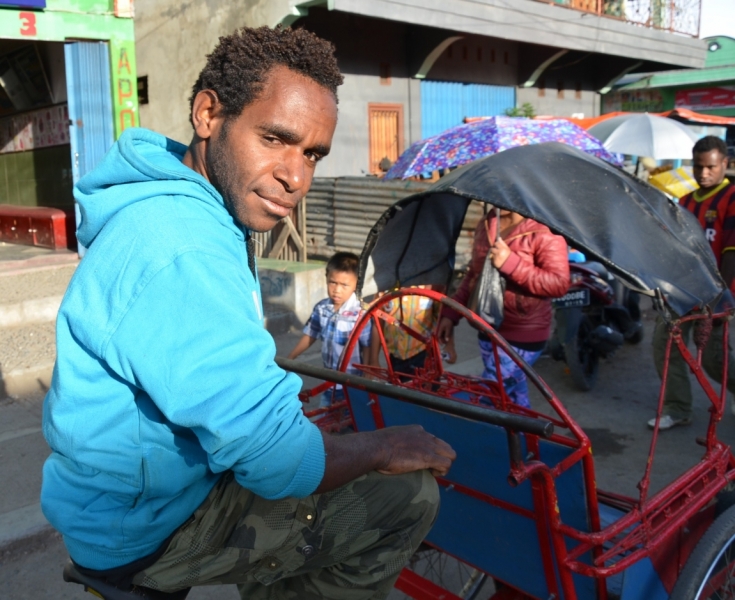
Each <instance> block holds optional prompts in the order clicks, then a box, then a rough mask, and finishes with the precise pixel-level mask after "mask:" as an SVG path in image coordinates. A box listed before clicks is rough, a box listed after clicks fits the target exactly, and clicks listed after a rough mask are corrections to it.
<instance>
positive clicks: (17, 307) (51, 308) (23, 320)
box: [0, 296, 64, 327]
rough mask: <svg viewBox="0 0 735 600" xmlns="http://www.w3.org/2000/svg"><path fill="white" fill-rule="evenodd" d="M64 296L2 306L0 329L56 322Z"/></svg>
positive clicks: (0, 306)
mask: <svg viewBox="0 0 735 600" xmlns="http://www.w3.org/2000/svg"><path fill="white" fill-rule="evenodd" d="M63 298H64V296H47V297H46V298H35V299H33V300H24V301H23V302H18V303H16V304H0V327H15V326H18V325H26V324H28V323H43V322H48V321H55V320H56V315H57V314H58V312H59V306H61V300H62V299H63Z"/></svg>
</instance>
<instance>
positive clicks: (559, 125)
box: [385, 117, 619, 179]
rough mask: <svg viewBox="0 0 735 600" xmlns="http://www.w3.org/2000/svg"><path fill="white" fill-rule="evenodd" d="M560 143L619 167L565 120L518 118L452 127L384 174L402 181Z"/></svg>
mask: <svg viewBox="0 0 735 600" xmlns="http://www.w3.org/2000/svg"><path fill="white" fill-rule="evenodd" d="M544 142H563V143H565V144H569V145H570V146H575V147H577V148H580V149H582V150H584V151H585V152H588V153H590V154H592V155H594V156H597V157H598V158H602V159H603V160H606V161H608V162H610V163H613V164H619V162H618V158H617V157H615V156H613V155H612V154H611V153H610V152H608V151H607V150H606V149H605V148H604V147H603V145H602V143H601V142H600V141H599V140H598V139H596V138H594V137H592V136H591V135H590V134H589V133H587V132H586V131H585V130H584V129H582V128H581V127H577V126H576V125H574V124H573V123H570V122H569V121H567V120H565V119H557V120H553V121H535V120H533V119H525V118H520V117H489V118H487V119H481V120H479V121H474V122H472V123H467V124H464V125H458V126H457V127H452V128H451V129H448V130H446V131H444V132H442V133H439V134H437V135H434V136H431V137H429V138H426V139H424V140H420V141H418V142H415V143H414V144H412V145H411V147H410V148H409V149H408V150H406V151H405V152H404V153H403V154H401V156H400V157H399V158H398V160H397V161H396V163H395V164H394V165H393V166H392V167H391V168H390V170H389V171H388V172H387V173H386V174H385V178H386V179H406V178H407V177H416V176H419V175H423V174H427V173H431V172H433V171H437V170H440V169H447V168H452V167H459V166H461V165H465V164H467V163H469V162H472V161H474V160H477V159H479V158H483V157H485V156H488V155H491V154H496V153H497V152H502V151H504V150H507V149H509V148H514V147H516V146H525V145H528V144H540V143H544Z"/></svg>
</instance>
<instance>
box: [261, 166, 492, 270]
mask: <svg viewBox="0 0 735 600" xmlns="http://www.w3.org/2000/svg"><path fill="white" fill-rule="evenodd" d="M429 185H430V184H429V183H423V182H418V181H385V180H383V179H377V178H373V177H329V178H318V179H314V182H313V183H312V186H311V189H310V190H309V194H308V195H307V197H306V200H305V202H306V248H307V254H308V256H309V258H326V257H329V256H331V255H332V254H334V253H335V252H339V251H347V252H354V253H355V254H360V252H362V248H363V246H364V245H365V239H366V238H367V234H368V232H369V231H370V229H371V227H372V226H373V225H374V224H375V222H376V221H377V220H378V219H379V218H380V216H381V215H382V214H383V213H384V212H385V210H386V209H388V208H389V207H390V206H391V205H393V204H395V203H396V202H397V201H398V200H400V199H401V198H405V197H406V196H410V195H412V194H417V193H419V192H422V191H424V190H425V189H427V188H428V187H429ZM483 210H484V205H483V204H480V203H478V202H473V203H472V204H471V205H470V209H469V210H468V211H467V217H466V218H465V223H464V226H463V230H462V235H461V236H460V239H459V241H458V243H457V265H456V266H457V268H460V269H461V268H464V267H465V266H466V264H467V262H468V261H469V258H470V252H471V245H472V232H473V231H474V228H475V225H476V224H477V222H478V221H479V219H480V217H481V216H482V214H483ZM260 235H264V236H268V235H269V234H260ZM263 243H264V245H263V246H261V255H267V253H265V252H264V251H263V248H267V247H268V242H267V240H264V242H263Z"/></svg>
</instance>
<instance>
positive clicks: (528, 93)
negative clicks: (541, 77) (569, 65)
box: [516, 82, 600, 117]
mask: <svg viewBox="0 0 735 600" xmlns="http://www.w3.org/2000/svg"><path fill="white" fill-rule="evenodd" d="M547 85H549V86H552V84H551V82H549V83H547ZM563 94H564V97H563V98H559V94H558V88H557V82H554V83H553V86H552V87H547V88H544V90H543V95H540V94H539V88H538V87H530V88H522V87H519V88H517V89H516V106H522V105H523V103H524V102H528V103H529V104H531V106H533V108H534V110H535V111H536V114H537V115H554V116H557V117H571V116H572V115H579V114H583V115H584V116H585V117H596V116H598V115H599V114H600V95H599V94H598V93H597V92H589V91H586V90H582V91H580V92H577V91H576V89H575V87H574V85H571V86H570V85H565V89H564V90H563ZM577 96H579V97H577Z"/></svg>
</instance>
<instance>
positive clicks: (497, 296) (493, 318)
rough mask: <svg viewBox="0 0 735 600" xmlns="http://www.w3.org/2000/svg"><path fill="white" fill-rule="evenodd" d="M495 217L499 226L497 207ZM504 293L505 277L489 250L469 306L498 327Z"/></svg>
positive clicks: (501, 314)
mask: <svg viewBox="0 0 735 600" xmlns="http://www.w3.org/2000/svg"><path fill="white" fill-rule="evenodd" d="M495 219H496V223H497V224H498V226H499V223H500V210H499V209H497V208H496V209H495ZM498 226H496V227H498ZM487 233H488V242H489V243H490V245H491V246H492V244H493V241H492V240H491V239H490V231H489V229H488V232H487ZM498 237H499V234H497V233H496V239H497V238H498ZM503 294H505V279H504V278H503V276H502V275H501V274H500V271H498V269H497V268H496V267H495V265H493V261H492V257H491V256H490V252H489V251H488V253H487V256H486V257H485V263H484V264H483V266H482V273H480V276H479V277H478V278H477V283H476V284H475V289H474V290H473V293H472V297H471V299H470V305H469V308H470V310H472V311H474V312H475V313H476V314H477V315H478V316H479V317H481V318H482V320H483V321H485V322H486V323H488V324H490V325H492V326H493V327H494V328H495V329H497V328H498V327H500V324H501V323H502V322H503Z"/></svg>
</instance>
